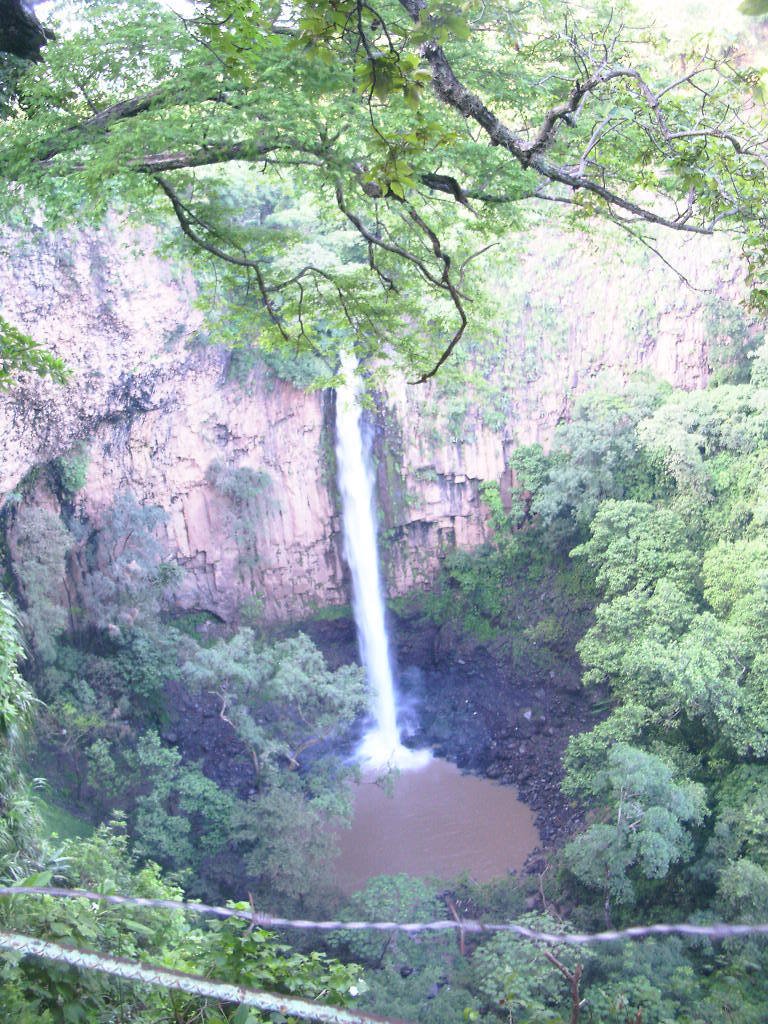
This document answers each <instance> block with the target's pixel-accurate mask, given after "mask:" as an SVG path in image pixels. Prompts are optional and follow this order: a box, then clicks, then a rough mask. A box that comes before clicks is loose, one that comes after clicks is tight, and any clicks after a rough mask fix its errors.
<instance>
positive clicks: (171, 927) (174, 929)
mask: <svg viewBox="0 0 768 1024" xmlns="http://www.w3.org/2000/svg"><path fill="white" fill-rule="evenodd" d="M62 854H63V859H62V864H61V867H60V868H59V872H60V873H61V872H63V873H64V876H65V880H66V883H67V884H68V885H70V886H72V887H73V888H86V889H89V890H92V891H93V890H95V891H99V892H102V891H104V892H110V891H111V890H113V889H115V888H116V889H117V890H118V891H119V892H123V893H129V894H131V895H134V896H139V897H148V898H155V899H172V900H173V899H175V900H178V899H182V898H183V893H182V892H181V890H180V889H179V888H178V886H176V885H174V884H173V883H171V882H170V881H169V880H168V879H167V878H166V877H164V876H163V874H162V872H161V871H160V869H159V868H158V866H157V865H156V864H148V865H145V866H140V865H139V864H138V863H137V861H136V858H135V857H134V856H133V855H132V853H131V852H130V847H129V843H128V840H127V837H126V835H125V833H124V831H123V829H122V827H121V824H120V822H115V823H112V825H111V826H102V827H101V828H100V829H98V830H97V831H96V833H95V834H94V835H93V836H92V837H91V838H89V839H80V840H71V841H69V842H67V843H65V845H64V847H63V850H62ZM50 879H51V872H50V871H48V872H42V873H40V874H38V875H37V876H34V877H32V878H29V879H27V882H28V883H29V884H37V885H41V884H47V883H49V882H50ZM237 908H238V909H247V908H248V904H239V905H238V906H237ZM0 923H2V925H3V926H4V927H7V928H10V929H12V930H14V931H21V932H23V933H25V934H31V935H36V936H39V937H41V938H46V939H51V940H53V941H54V942H61V941H62V940H63V941H65V942H66V943H68V944H70V945H76V946H82V947H85V948H87V949H97V950H101V951H103V952H106V953H112V954H116V955H118V956H123V957H126V958H128V959H132V960H140V961H143V962H145V963H154V964H158V965H161V966H165V967H170V968H172V969H177V970H181V971H185V972H189V973H194V974H200V975H203V976H206V977H207V976H213V977H215V978H216V979H221V980H224V981H228V982H231V983H232V984H236V985H247V986H251V987H254V988H263V989H267V990H271V991H275V992H285V993H290V994H294V995H301V996H304V997H307V998H311V999H318V1000H321V1001H322V1002H324V1003H329V1004H332V1005H347V1004H349V1003H350V1002H351V1001H352V999H353V998H354V997H355V995H357V994H358V993H360V992H362V991H364V989H365V981H364V980H363V979H362V977H361V971H360V968H359V967H358V966H357V965H355V964H341V963H339V962H338V961H337V960H332V959H329V958H328V957H326V956H324V955H323V954H322V953H316V952H313V953H310V954H303V953H300V952H298V951H297V950H295V949H293V948H292V947H290V946H288V945H287V944H285V943H281V942H279V941H278V939H277V938H276V936H274V935H271V934H270V933H268V932H265V931H264V930H263V929H260V928H252V927H249V926H248V923H247V922H246V921H241V920H237V919H230V920H227V921H221V922H214V923H210V924H208V925H206V924H204V923H202V924H201V923H200V922H199V921H198V920H196V919H194V918H190V917H189V916H187V915H185V914H184V913H181V912H179V911H174V910H160V909H154V908H134V907H125V906H119V907H115V906H110V905H109V904H105V903H92V902H90V901H87V900H76V899H70V900H62V899H53V898H51V897H44V898H43V899H39V898H34V899H32V898H28V897H19V896H15V897H12V898H10V899H9V898H7V897H4V898H3V899H2V900H0ZM0 989H1V990H2V996H3V1008H4V1010H5V1011H6V1012H8V1013H13V1019H14V1020H18V1021H20V1022H22V1024H33V1022H34V1021H36V1020H41V1019H42V1020H44V1021H46V1022H50V1024H79V1022H83V1024H86V1022H89V1024H90V1022H96V1021H103V1020H112V1019H119V1020H126V1021H127V1020H130V1021H135V1022H136V1024H151V1022H156V1021H158V1020H173V1021H177V1022H180V1024H182V1022H183V1024H192V1022H208V1021H210V1022H211V1024H214V1022H215V1024H220V1022H223V1021H232V1022H233V1024H241V1022H242V1021H244V1020H246V1019H247V1020H248V1021H253V1022H256V1021H260V1020H262V1019H264V1018H262V1017H261V1016H260V1015H257V1014H256V1013H255V1012H254V1013H250V1014H248V1015H247V1018H246V1015H245V1014H244V1013H243V1012H242V1008H240V1007H238V1006H237V1005H234V1004H222V1003H218V1002H214V1001H204V1000H200V999H198V998H194V997H189V996H186V995H184V994H182V993H178V992H169V991H166V990H164V989H161V988H155V987H147V986H137V985H126V984H125V983H124V982H120V981H116V980H113V979H110V978H108V977H105V976H103V975H101V974H99V973H98V972H96V971H90V970H76V969H74V968H71V967H67V966H59V965H53V964H50V963H46V962H45V961H41V960H36V959H32V958H24V959H19V958H16V957H12V956H6V955H4V956H1V957H0Z"/></svg>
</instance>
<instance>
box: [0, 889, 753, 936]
mask: <svg viewBox="0 0 768 1024" xmlns="http://www.w3.org/2000/svg"><path fill="white" fill-rule="evenodd" d="M2 896H53V897H57V898H65V899H86V900H90V901H92V902H94V903H108V904H114V905H117V906H123V905H124V906H133V907H153V908H156V909H161V910H177V911H184V912H187V913H194V914H204V915H207V916H211V917H220V918H231V917H235V918H240V919H241V920H243V921H248V922H249V923H250V924H253V925H257V926H258V927H260V928H296V929H304V930H313V929H314V930H318V931H340V930H343V931H382V932H392V931H395V932H404V933H405V934H408V935H415V934H418V933H419V932H441V931H458V932H463V933H465V934H471V933H478V934H486V935H488V934H493V933H496V932H508V933H510V934H512V935H517V936H519V937H520V938H522V939H530V940H531V941H533V942H541V943H545V944H547V945H560V944H567V945H571V946H589V945H595V944H597V943H601V942H626V941H634V940H637V939H645V938H650V937H653V936H659V935H680V936H687V937H689V938H692V937H695V938H705V939H712V940H714V941H719V940H722V939H732V938H743V937H745V936H749V935H768V923H765V922H761V923H758V924H729V923H725V922H715V923H713V924H689V923H687V922H676V923H675V922H673V923H661V924H647V925H634V926H632V927H631V928H619V929H607V930H605V931H600V932H589V933H579V932H544V931H538V930H537V929H535V928H528V927H526V926H525V925H522V924H514V923H500V924H487V923H486V922H484V921H475V920H471V919H467V920H463V919H461V918H459V920H447V921H413V922H409V923H403V922H400V921H308V920H302V919H298V918H288V917H273V916H271V915H269V914H260V913H258V912H257V911H250V910H238V909H236V908H234V907H216V906H209V905H208V904H206V903H189V902H185V901H182V900H164V899H150V898H147V897H143V896H119V895H117V894H114V893H97V892H89V891H88V890H86V889H61V888H56V887H51V886H37V885H34V886H24V885H9V886H2V887H0V897H2Z"/></svg>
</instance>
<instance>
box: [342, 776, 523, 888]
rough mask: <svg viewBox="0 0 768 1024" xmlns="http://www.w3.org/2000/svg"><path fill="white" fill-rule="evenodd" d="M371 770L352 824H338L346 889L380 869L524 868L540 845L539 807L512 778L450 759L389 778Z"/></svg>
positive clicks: (440, 872)
mask: <svg viewBox="0 0 768 1024" xmlns="http://www.w3.org/2000/svg"><path fill="white" fill-rule="evenodd" d="M377 779H380V774H379V775H376V774H370V775H368V776H367V777H364V778H363V779H362V781H361V782H360V783H358V784H356V785H355V787H354V805H353V807H354V810H353V819H352V826H351V828H348V829H340V830H339V832H338V839H339V846H340V853H339V856H338V858H337V860H336V863H335V865H334V876H335V880H336V882H337V884H338V885H339V887H340V888H341V889H342V890H343V891H344V892H345V893H352V892H355V891H356V890H358V889H361V888H363V886H364V885H365V883H366V882H367V881H368V879H369V878H372V877H374V876H375V875H395V874H400V873H404V874H409V875H416V876H420V877H427V876H431V877H436V878H455V877H456V876H457V875H459V874H461V873H462V872H464V871H466V872H467V873H468V874H469V875H470V877H472V878H474V879H476V880H477V881H479V882H487V881H490V880H491V879H492V878H499V877H503V876H505V875H506V874H507V873H508V872H509V871H510V870H515V871H519V870H520V869H521V868H522V866H523V864H524V862H525V859H526V857H527V856H528V854H529V853H531V852H532V851H533V850H534V849H535V847H536V846H538V845H539V834H538V832H537V830H536V826H535V824H534V816H533V811H531V809H530V808H529V807H527V806H526V805H525V804H524V803H522V802H521V801H520V800H519V799H518V797H517V793H516V791H515V789H514V787H512V786H501V785H499V784H498V783H495V782H491V781H490V780H489V779H482V778H479V777H477V776H475V775H462V773H461V771H460V770H459V769H458V768H457V767H456V765H454V764H451V762H450V761H444V760H441V759H440V758H433V759H432V760H431V761H429V763H428V764H426V765H425V766H424V767H422V768H419V769H416V770H411V771H404V772H401V773H400V774H395V775H394V776H393V777H392V780H391V783H388V784H383V783H382V782H381V781H377Z"/></svg>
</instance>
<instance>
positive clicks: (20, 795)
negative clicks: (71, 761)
mask: <svg viewBox="0 0 768 1024" xmlns="http://www.w3.org/2000/svg"><path fill="white" fill-rule="evenodd" d="M23 653H24V652H23V648H22V645H21V639H20V637H19V632H18V626H17V619H16V612H15V609H14V607H13V605H12V604H11V601H10V599H9V598H8V596H7V595H6V594H4V593H3V592H2V591H0V874H6V873H7V872H8V871H9V870H10V869H11V868H12V867H13V866H14V865H15V864H17V863H18V862H22V863H23V861H24V859H25V858H26V857H27V856H29V854H31V853H32V852H33V851H34V848H35V845H36V840H37V834H36V833H37V829H38V828H39V824H40V822H39V817H38V814H37V811H36V808H35V804H34V801H33V800H32V798H31V795H30V792H29V786H28V784H27V782H26V780H25V778H24V774H23V771H22V751H23V747H22V744H23V737H24V733H25V731H26V730H27V728H28V727H29V725H30V724H31V718H32V712H33V708H34V703H35V701H34V697H33V695H32V691H31V690H30V688H29V686H28V685H27V683H26V682H25V681H24V679H23V677H22V675H21V673H20V671H19V662H20V661H21V659H22V657H23Z"/></svg>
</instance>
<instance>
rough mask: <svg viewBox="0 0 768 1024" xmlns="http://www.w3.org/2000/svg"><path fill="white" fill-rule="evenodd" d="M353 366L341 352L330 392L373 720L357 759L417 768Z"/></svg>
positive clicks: (423, 756)
mask: <svg viewBox="0 0 768 1024" xmlns="http://www.w3.org/2000/svg"><path fill="white" fill-rule="evenodd" d="M356 366H357V362H356V360H355V358H354V357H353V356H351V355H349V354H348V353H342V356H341V370H342V375H343V378H344V383H343V384H341V385H340V386H339V388H338V390H337V392H336V462H337V466H338V479H339V491H340V493H341V503H342V520H343V529H344V557H345V558H346V560H347V563H348V564H349V568H350V572H351V574H352V606H353V609H354V615H355V625H356V626H357V638H358V644H359V647H360V657H361V660H362V662H363V668H364V669H365V673H366V677H367V679H368V687H369V691H370V694H371V714H372V716H373V721H374V724H373V727H372V728H371V729H370V730H369V731H368V732H367V733H366V735H365V736H364V737H363V740H362V743H361V745H360V749H359V750H358V757H359V758H360V760H361V761H362V762H363V763H364V764H367V765H369V766H371V767H376V768H381V767H385V766H387V765H392V766H394V767H398V768H401V769H407V768H417V767H420V766H422V765H424V764H426V763H427V761H429V759H430V756H431V755H430V753H429V751H427V750H419V751H416V750H409V749H408V748H407V747H404V746H403V744H402V743H401V740H400V731H399V729H398V725H397V693H396V689H395V680H394V676H393V671H392V661H391V658H390V652H389V638H388V637H387V626H386V616H385V613H384V598H383V591H382V585H381V574H380V571H379V553H378V548H377V544H376V517H375V506H374V481H373V468H372V465H371V457H370V445H369V444H367V443H366V439H365V438H364V436H363V429H362V423H361V420H362V409H361V406H360V392H361V382H360V379H359V377H358V376H357V374H356V373H355V369H356Z"/></svg>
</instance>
